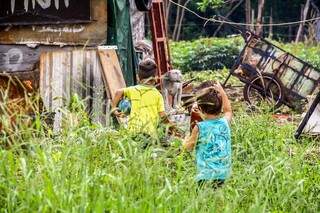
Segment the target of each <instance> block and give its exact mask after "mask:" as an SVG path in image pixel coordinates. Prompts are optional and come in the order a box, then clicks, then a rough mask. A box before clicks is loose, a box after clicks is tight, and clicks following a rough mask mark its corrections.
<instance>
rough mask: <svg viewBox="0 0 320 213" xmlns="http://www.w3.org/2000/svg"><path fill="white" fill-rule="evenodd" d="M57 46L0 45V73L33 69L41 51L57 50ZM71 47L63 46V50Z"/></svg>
mask: <svg viewBox="0 0 320 213" xmlns="http://www.w3.org/2000/svg"><path fill="white" fill-rule="evenodd" d="M58 49H60V50H61V49H62V48H59V47H57V46H39V47H37V48H29V47H27V46H26V45H0V73H3V72H6V73H13V72H25V71H31V70H34V68H35V67H36V64H38V63H39V60H40V54H41V52H44V51H46V52H48V51H57V50H58ZM68 49H71V48H70V47H64V48H63V50H68Z"/></svg>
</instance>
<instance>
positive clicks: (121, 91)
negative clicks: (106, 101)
mask: <svg viewBox="0 0 320 213" xmlns="http://www.w3.org/2000/svg"><path fill="white" fill-rule="evenodd" d="M123 94H124V89H118V90H117V91H116V94H115V96H114V98H113V100H112V106H111V107H112V112H114V113H115V115H117V111H116V108H117V106H118V103H119V102H120V100H121V99H122V97H123Z"/></svg>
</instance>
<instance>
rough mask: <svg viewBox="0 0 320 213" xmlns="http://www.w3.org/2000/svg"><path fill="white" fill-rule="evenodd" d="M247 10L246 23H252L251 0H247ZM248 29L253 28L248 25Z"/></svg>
mask: <svg viewBox="0 0 320 213" xmlns="http://www.w3.org/2000/svg"><path fill="white" fill-rule="evenodd" d="M245 12H246V24H251V21H252V19H251V0H246V2H245ZM247 29H248V30H251V27H250V26H247Z"/></svg>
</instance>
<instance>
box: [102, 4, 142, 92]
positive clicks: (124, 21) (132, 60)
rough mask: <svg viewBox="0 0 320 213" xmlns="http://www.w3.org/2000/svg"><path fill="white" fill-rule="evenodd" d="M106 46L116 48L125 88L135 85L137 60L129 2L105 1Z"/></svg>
mask: <svg viewBox="0 0 320 213" xmlns="http://www.w3.org/2000/svg"><path fill="white" fill-rule="evenodd" d="M107 4H108V35H107V36H108V37H107V45H116V46H118V55H119V59H120V65H121V68H122V72H123V76H124V79H125V81H126V84H127V86H131V85H134V84H136V68H137V62H136V61H137V60H136V55H135V51H134V48H133V40H132V31H131V20H130V2H129V0H107Z"/></svg>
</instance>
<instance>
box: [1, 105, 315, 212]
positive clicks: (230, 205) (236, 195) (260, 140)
mask: <svg viewBox="0 0 320 213" xmlns="http://www.w3.org/2000/svg"><path fill="white" fill-rule="evenodd" d="M77 127H78V128H77ZM23 128H25V129H21V131H31V129H28V128H27V127H23ZM30 128H31V127H30ZM65 128H67V127H65ZM33 131H36V132H37V131H40V132H37V134H29V135H27V137H24V138H23V141H24V142H23V143H24V145H25V147H27V148H23V147H21V146H18V145H17V144H16V145H14V146H12V148H10V149H7V150H5V149H3V150H1V151H0V205H1V208H2V211H7V212H30V211H41V212H52V211H55V212H56V211H67V212H88V211H97V212H103V211H105V210H108V211H111V212H154V211H159V212H172V211H176V212H181V211H185V212H216V211H217V212H222V211H225V212H232V211H239V212H247V211H249V212H263V211H284V212H288V211H290V212H301V211H308V212H317V211H319V210H320V206H319V202H318V201H319V199H320V195H319V194H320V193H319V192H320V185H319V183H320V175H319V172H318V171H319V169H320V168H319V163H320V162H319V161H320V157H319V156H317V154H316V153H317V152H316V151H310V150H311V148H312V147H313V148H314V147H317V146H319V145H317V143H316V141H312V139H305V140H303V141H301V143H297V142H296V141H295V140H294V139H293V137H292V132H293V131H294V126H293V125H291V124H287V125H284V126H277V125H275V122H274V121H273V120H272V117H271V116H270V115H269V114H266V115H251V116H249V115H247V114H246V113H245V112H240V111H239V112H238V113H237V115H236V118H235V120H234V121H233V123H232V132H233V133H232V142H233V174H232V177H231V179H230V180H228V181H227V183H226V184H225V185H224V186H223V187H222V188H220V189H218V190H216V191H213V190H212V189H211V188H205V189H203V190H202V191H199V192H198V193H197V190H196V189H197V186H196V184H195V182H194V176H195V166H194V160H193V155H190V154H189V153H186V152H180V151H179V143H180V141H179V140H178V141H175V145H173V146H171V147H169V148H161V147H157V146H152V147H150V148H148V149H146V150H142V149H141V148H140V144H139V143H140V142H135V141H133V140H132V139H131V136H130V135H128V133H126V132H125V130H120V131H114V130H111V129H109V128H104V127H101V126H93V125H90V124H89V123H86V124H83V123H82V124H81V123H78V126H74V127H73V128H69V129H68V131H63V133H62V134H60V135H58V136H54V137H49V138H48V137H46V136H45V134H44V133H43V132H41V131H42V130H41V129H36V130H33ZM3 137H4V136H3ZM2 139H3V140H4V138H2ZM141 142H142V141H141ZM289 148H291V149H294V154H292V155H290V154H289V153H288V149H289ZM308 150H309V151H308ZM312 150H315V149H312ZM310 153H311V154H310ZM310 156H311V157H310ZM306 159H308V160H306Z"/></svg>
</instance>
